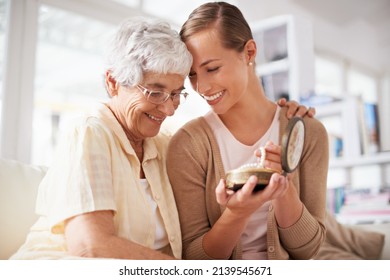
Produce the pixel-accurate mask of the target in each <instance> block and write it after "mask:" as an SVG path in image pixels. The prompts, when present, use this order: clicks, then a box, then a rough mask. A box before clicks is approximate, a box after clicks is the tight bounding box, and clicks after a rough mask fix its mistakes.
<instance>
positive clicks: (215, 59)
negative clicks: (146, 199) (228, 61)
mask: <svg viewBox="0 0 390 280" xmlns="http://www.w3.org/2000/svg"><path fill="white" fill-rule="evenodd" d="M217 60H219V59H218V58H211V59H208V60H206V61H204V62H202V63H201V64H200V67H203V66H205V65H207V64H209V63H211V62H213V61H217Z"/></svg>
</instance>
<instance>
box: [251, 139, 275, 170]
mask: <svg viewBox="0 0 390 280" xmlns="http://www.w3.org/2000/svg"><path fill="white" fill-rule="evenodd" d="M264 149H265V160H264V167H265V168H269V169H273V170H276V171H278V172H280V173H281V172H282V163H281V154H282V147H281V146H279V145H275V144H274V143H273V142H272V141H268V142H267V143H266V144H265V146H264ZM261 153H262V152H261V150H260V149H257V150H256V151H255V156H256V157H258V161H259V162H260V159H261V157H262V154H261Z"/></svg>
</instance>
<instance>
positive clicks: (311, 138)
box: [167, 108, 329, 259]
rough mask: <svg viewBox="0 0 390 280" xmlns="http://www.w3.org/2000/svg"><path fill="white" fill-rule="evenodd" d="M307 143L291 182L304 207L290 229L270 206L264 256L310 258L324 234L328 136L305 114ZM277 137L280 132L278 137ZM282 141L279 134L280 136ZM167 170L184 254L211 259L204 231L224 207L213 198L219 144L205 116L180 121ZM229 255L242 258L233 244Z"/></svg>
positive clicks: (284, 120)
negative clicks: (278, 221) (205, 245)
mask: <svg viewBox="0 0 390 280" xmlns="http://www.w3.org/2000/svg"><path fill="white" fill-rule="evenodd" d="M285 116H286V109H285V108H281V113H280V135H283V132H284V129H285V127H286V126H287V122H288V120H287V118H286V117H285ZM304 122H305V127H306V135H305V145H304V150H303V155H302V159H301V164H300V166H299V168H298V169H297V170H296V171H295V176H294V184H295V186H296V189H297V192H298V194H299V197H300V199H301V201H302V202H303V204H304V210H303V213H302V216H301V217H300V219H299V220H298V221H297V222H296V223H295V224H294V225H292V226H291V227H289V228H284V229H282V228H279V227H278V226H277V223H276V220H275V217H274V210H273V208H272V206H270V208H269V215H268V223H267V247H268V259H310V258H312V257H313V256H315V254H316V253H317V252H318V250H319V248H320V246H321V244H322V243H323V241H324V238H325V223H324V221H325V212H326V210H325V209H326V201H325V200H326V179H327V171H328V157H329V155H328V136H327V133H326V130H325V128H324V126H323V125H322V124H321V123H320V122H319V121H317V120H316V119H313V118H305V119H304ZM280 138H281V137H280ZM280 140H281V139H280ZM167 159H168V160H167V168H168V175H169V178H170V181H171V184H172V188H173V191H174V195H175V199H176V204H177V207H178V211H179V219H180V225H181V232H182V240H183V258H184V259H211V258H210V257H209V256H208V255H207V254H206V253H205V251H204V250H203V246H202V239H203V236H204V235H205V233H206V232H207V231H209V230H210V228H211V227H212V226H213V225H214V224H215V222H216V221H217V220H218V218H219V217H220V216H221V213H222V211H223V209H222V208H221V207H220V205H219V204H218V203H217V201H216V198H215V188H216V186H217V184H218V182H219V180H220V178H224V176H225V170H224V168H223V164H222V160H221V155H220V151H219V147H218V145H217V142H216V139H215V137H214V135H213V131H212V130H211V128H210V127H209V125H208V124H207V122H206V121H205V119H204V118H203V117H200V118H197V119H195V120H192V121H190V122H189V123H187V124H186V125H184V126H183V127H182V128H181V129H179V130H178V131H177V133H176V134H175V135H174V136H173V138H172V139H171V141H170V144H169V148H168V158H167ZM231 259H241V247H240V244H237V246H236V248H235V250H234V252H233V254H232V256H231Z"/></svg>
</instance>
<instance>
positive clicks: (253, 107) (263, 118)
mask: <svg viewBox="0 0 390 280" xmlns="http://www.w3.org/2000/svg"><path fill="white" fill-rule="evenodd" d="M275 112H276V104H275V103H273V102H271V101H270V100H268V99H267V98H266V97H265V95H264V92H263V91H261V90H260V91H259V90H257V91H253V92H251V93H248V95H247V96H246V97H245V98H243V100H241V101H240V102H239V103H237V104H236V105H235V106H234V107H232V108H231V109H230V110H229V112H227V113H226V114H223V115H219V117H220V119H221V120H222V122H223V123H224V124H225V126H226V127H227V128H228V129H229V131H230V132H231V133H232V134H233V135H234V137H235V138H236V139H237V140H238V141H240V142H241V143H243V144H245V145H253V144H254V143H256V142H257V141H258V140H259V139H260V138H261V137H262V136H263V135H264V134H265V133H266V132H267V130H268V128H269V127H270V125H271V123H272V120H273V118H274V115H275Z"/></svg>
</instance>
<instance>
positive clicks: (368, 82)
mask: <svg viewBox="0 0 390 280" xmlns="http://www.w3.org/2000/svg"><path fill="white" fill-rule="evenodd" d="M347 86H348V92H350V94H353V95H358V96H361V97H362V100H363V101H365V102H368V103H377V102H378V90H377V82H376V80H375V78H374V77H373V76H370V75H368V74H365V73H363V72H362V71H359V70H356V69H354V68H351V69H350V70H349V71H348V75H347Z"/></svg>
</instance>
